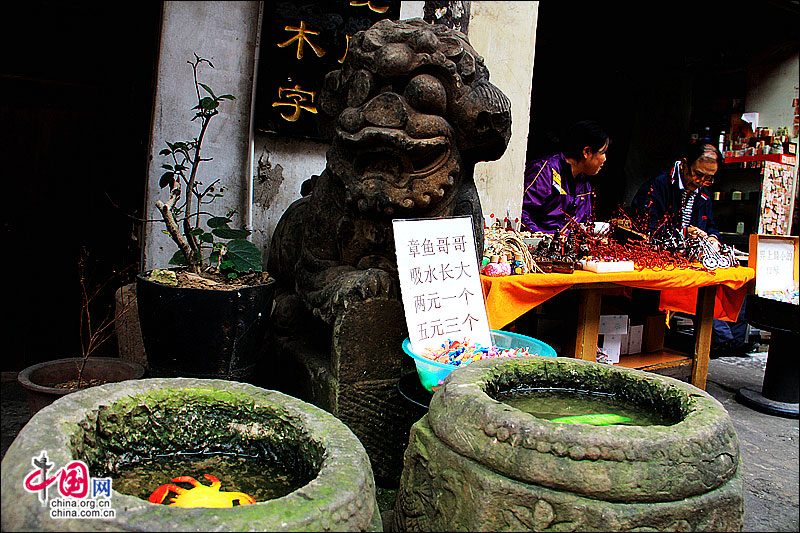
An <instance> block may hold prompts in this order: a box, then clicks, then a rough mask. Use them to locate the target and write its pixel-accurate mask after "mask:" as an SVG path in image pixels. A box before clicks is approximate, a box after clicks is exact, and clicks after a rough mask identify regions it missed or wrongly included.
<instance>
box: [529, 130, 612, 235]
mask: <svg viewBox="0 0 800 533" xmlns="http://www.w3.org/2000/svg"><path fill="white" fill-rule="evenodd" d="M610 142H611V139H609V137H608V135H607V134H606V133H605V132H604V131H603V129H602V127H601V126H600V124H598V123H597V122H594V121H591V120H586V121H581V122H578V123H576V124H573V125H572V126H570V128H569V129H568V130H567V133H566V135H565V137H564V140H563V142H562V150H563V152H561V153H558V154H555V155H552V156H550V157H546V158H544V159H539V160H537V161H529V162H528V163H527V164H526V165H525V184H524V186H525V191H524V192H523V194H522V227H521V229H522V230H523V231H524V230H527V231H531V232H537V231H541V232H545V233H555V232H557V231H559V230H560V229H561V228H563V227H564V226H565V225H566V224H567V223H568V222H569V220H570V219H575V220H576V221H577V222H581V223H583V222H589V221H590V220H591V215H592V195H593V194H594V193H593V191H592V184H591V183H590V181H589V179H590V178H591V177H592V176H595V175H597V173H598V172H599V171H600V169H601V168H602V167H603V163H605V161H606V151H607V150H608V145H609V144H610Z"/></svg>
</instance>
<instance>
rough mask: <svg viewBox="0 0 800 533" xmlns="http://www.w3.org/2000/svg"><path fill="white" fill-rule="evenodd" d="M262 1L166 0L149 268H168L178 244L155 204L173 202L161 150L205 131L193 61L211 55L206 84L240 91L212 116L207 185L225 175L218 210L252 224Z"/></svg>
mask: <svg viewBox="0 0 800 533" xmlns="http://www.w3.org/2000/svg"><path fill="white" fill-rule="evenodd" d="M259 10H260V2H257V1H252V2H164V18H163V27H162V35H161V49H160V52H159V61H158V83H157V86H156V95H155V103H154V111H153V128H152V137H151V143H150V146H151V152H150V157H151V161H150V169H149V172H148V184H147V190H146V192H145V210H144V212H145V213H146V217H147V219H148V220H149V221H150V222H147V223H146V224H145V227H144V231H143V233H144V236H145V237H144V243H143V247H142V256H143V257H142V269H150V268H157V267H164V266H167V263H168V262H169V259H170V257H172V254H173V253H175V250H177V247H176V246H175V244H173V242H172V240H170V238H169V236H167V235H166V234H164V233H162V230H163V229H164V224H163V222H161V215H160V213H159V212H158V210H156V208H155V203H156V201H157V200H166V199H167V194H166V191H165V190H162V189H160V187H159V185H158V182H159V178H160V177H161V174H163V172H164V171H163V170H162V169H161V165H162V163H167V162H169V161H167V159H166V158H165V157H164V156H160V155H158V152H159V151H161V150H162V149H163V148H166V144H164V141H166V140H169V141H177V140H190V139H193V138H194V137H196V136H197V135H198V133H199V127H198V123H197V122H190V120H191V119H192V117H193V116H194V112H193V111H191V108H192V107H194V106H195V105H197V99H196V95H195V91H194V85H193V78H192V68H191V66H190V65H189V64H187V61H189V60H193V59H194V54H195V53H196V54H197V55H199V56H200V57H204V58H207V59H210V60H211V62H212V63H213V64H214V67H215V68H213V69H212V68H208V67H207V66H206V65H204V66H203V67H201V70H200V74H199V78H200V81H202V82H203V83H205V84H206V85H208V86H209V87H211V88H212V89H213V90H214V92H215V93H216V94H225V93H228V94H233V95H234V96H235V97H236V100H234V101H233V102H225V103H223V104H222V107H223V110H222V112H221V113H220V114H219V115H218V116H215V117H214V118H213V119H212V120H211V125H210V126H209V129H208V131H207V133H206V137H205V140H204V142H203V154H201V155H203V156H204V157H213V158H214V159H213V161H208V162H205V163H202V164H201V166H200V171H199V176H200V180H201V181H202V182H203V183H204V184H210V183H211V182H212V181H214V180H215V179H216V178H220V180H221V181H220V183H219V185H222V186H224V187H225V196H224V197H223V198H220V199H217V201H216V202H215V203H214V204H213V205H214V206H215V207H214V212H215V213H219V214H225V212H226V211H227V210H228V209H236V210H237V211H238V213H239V215H238V217H237V220H236V222H246V221H247V217H248V216H249V207H250V193H249V191H250V161H251V153H252V150H251V149H250V142H249V139H250V107H251V102H252V92H253V69H254V65H255V54H254V51H255V49H256V36H257V35H258V28H259V24H258V20H259V18H258V14H259Z"/></svg>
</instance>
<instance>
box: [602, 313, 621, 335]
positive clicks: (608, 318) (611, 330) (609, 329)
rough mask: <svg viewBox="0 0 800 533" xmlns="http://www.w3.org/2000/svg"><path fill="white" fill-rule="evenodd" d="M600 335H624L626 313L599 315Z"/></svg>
mask: <svg viewBox="0 0 800 533" xmlns="http://www.w3.org/2000/svg"><path fill="white" fill-rule="evenodd" d="M597 332H598V333H599V334H601V335H625V334H626V333H628V315H600V327H599V329H598V330H597Z"/></svg>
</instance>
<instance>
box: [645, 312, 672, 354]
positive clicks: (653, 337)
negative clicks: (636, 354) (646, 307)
mask: <svg viewBox="0 0 800 533" xmlns="http://www.w3.org/2000/svg"><path fill="white" fill-rule="evenodd" d="M666 332H667V323H666V315H665V314H664V313H659V314H657V315H649V316H646V317H644V333H643V338H642V351H643V352H655V351H658V350H662V349H663V348H664V334H665V333H666Z"/></svg>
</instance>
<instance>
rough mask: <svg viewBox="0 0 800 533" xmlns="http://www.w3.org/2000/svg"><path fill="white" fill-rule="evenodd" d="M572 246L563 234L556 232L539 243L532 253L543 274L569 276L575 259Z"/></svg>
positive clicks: (573, 267) (573, 268) (568, 238)
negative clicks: (550, 273) (553, 273)
mask: <svg viewBox="0 0 800 533" xmlns="http://www.w3.org/2000/svg"><path fill="white" fill-rule="evenodd" d="M573 244H574V242H572V241H570V237H568V236H567V234H566V233H565V232H558V233H556V234H554V235H552V236H550V238H549V239H542V240H541V241H540V242H539V244H538V245H537V246H536V249H535V250H534V251H533V257H534V260H535V261H536V264H537V265H539V266H540V268H541V269H542V271H544V272H556V273H559V274H571V273H572V272H573V271H574V270H575V261H576V259H577V256H576V255H575V252H574V249H573Z"/></svg>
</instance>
